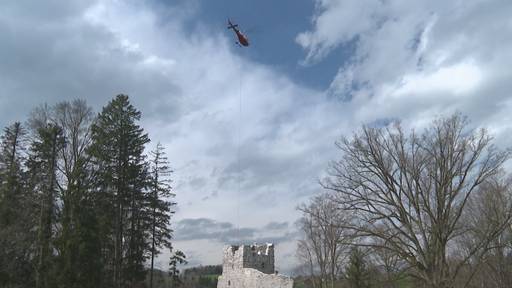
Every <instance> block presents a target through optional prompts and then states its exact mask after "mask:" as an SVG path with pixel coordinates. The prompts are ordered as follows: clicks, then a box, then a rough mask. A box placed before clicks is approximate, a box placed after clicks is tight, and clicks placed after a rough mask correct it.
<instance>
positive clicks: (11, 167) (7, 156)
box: [0, 122, 33, 287]
mask: <svg viewBox="0 0 512 288" xmlns="http://www.w3.org/2000/svg"><path fill="white" fill-rule="evenodd" d="M26 136H27V133H26V130H25V128H24V127H23V126H22V125H21V124H20V123H19V122H15V123H14V124H12V125H10V126H8V127H6V128H5V129H4V134H3V135H2V137H1V147H0V287H11V286H14V287H15V286H29V285H31V284H32V283H31V282H30V280H31V279H32V273H31V272H30V271H31V270H32V267H31V266H32V265H31V262H30V261H31V257H30V255H31V253H30V248H31V247H32V243H33V241H31V240H33V239H31V238H30V237H31V233H30V231H31V228H32V225H31V224H32V222H31V217H30V216H31V215H30V214H29V213H27V212H28V211H30V210H29V209H26V208H28V207H27V205H26V204H27V203H26V200H27V198H26V197H25V195H24V193H23V192H24V177H23V175H24V172H23V168H22V164H23V161H24V152H25V148H26V147H25V144H26Z"/></svg>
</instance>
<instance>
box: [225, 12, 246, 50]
mask: <svg viewBox="0 0 512 288" xmlns="http://www.w3.org/2000/svg"><path fill="white" fill-rule="evenodd" d="M228 29H233V31H235V34H236V37H238V42H236V44H238V45H240V46H245V47H247V46H249V39H248V38H247V37H246V36H245V35H244V34H242V32H240V30H239V29H238V24H233V23H231V20H229V19H228Z"/></svg>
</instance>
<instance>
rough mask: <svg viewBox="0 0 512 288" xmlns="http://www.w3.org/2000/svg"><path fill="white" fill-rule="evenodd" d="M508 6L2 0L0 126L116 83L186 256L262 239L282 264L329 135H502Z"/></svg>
mask: <svg viewBox="0 0 512 288" xmlns="http://www.w3.org/2000/svg"><path fill="white" fill-rule="evenodd" d="M510 15H512V1H509V0H465V1H462V0H454V1H437V0H429V1H427V0H419V1H405V0H367V1H359V0H279V1H275V0H273V1H271V0H258V1H255V0H246V1H234V0H229V1H228V0H218V1H210V0H175V1H164V0H143V1H135V0H126V1H121V0H92V1H77V0H69V1H58V0H46V1H30V0H17V1H2V3H1V4H0V35H1V36H0V39H1V40H0V125H1V126H6V125H8V124H9V123H12V122H13V121H23V120H25V119H26V118H27V117H28V115H29V113H30V111H31V109H33V108H34V107H35V106H37V105H40V104H43V103H48V104H54V103H57V102H58V101H63V100H72V99H76V98H83V99H86V100H87V102H88V104H89V105H91V106H92V107H93V108H94V109H95V111H97V112H99V111H100V109H101V107H103V106H104V105H106V104H107V103H108V101H110V100H111V99H112V98H113V97H114V96H115V95H117V94H120V93H124V94H128V95H129V96H130V100H131V101H132V103H133V104H134V105H135V106H136V107H137V108H138V109H139V110H140V111H141V112H142V120H141V121H142V123H141V124H142V125H143V127H144V128H145V129H146V131H147V132H148V133H149V136H150V138H151V139H152V144H151V145H153V146H154V145H156V143H157V142H161V143H162V144H163V145H164V146H165V147H166V152H167V154H168V158H169V160H170V161H171V166H172V168H173V170H174V173H173V176H172V179H173V181H174V182H173V184H174V185H173V188H174V192H175V193H176V195H177V196H176V199H175V200H176V201H177V202H178V207H177V211H176V215H175V217H174V219H173V221H174V222H173V228H174V230H175V232H174V237H175V240H174V241H175V246H176V248H177V249H182V250H184V252H185V253H186V254H187V256H188V260H189V262H190V263H189V265H188V266H190V267H191V266H194V265H207V264H220V263H221V261H222V259H221V255H222V252H221V249H222V246H223V245H226V244H231V243H246V244H252V243H254V242H258V243H265V242H273V243H275V244H276V262H277V263H276V265H277V269H278V270H279V271H282V272H285V273H291V272H292V271H293V269H294V267H295V266H296V265H297V260H296V257H295V255H296V240H297V239H299V237H300V235H299V233H298V232H297V227H296V224H295V223H296V221H297V219H298V218H299V217H300V213H299V212H298V211H297V210H296V207H297V206H298V205H300V204H301V203H304V202H306V201H308V199H309V198H310V197H311V196H313V195H317V194H318V193H322V190H321V188H320V187H319V185H318V181H319V179H321V178H322V177H323V176H324V175H325V171H326V168H327V166H328V163H329V161H332V160H336V159H339V158H340V157H341V154H340V152H339V151H338V150H337V149H336V147H335V145H334V143H335V141H336V140H338V139H340V137H344V136H345V137H349V136H350V135H351V133H353V132H354V131H356V130H357V129H359V128H360V127H361V125H363V124H364V125H374V126H384V125H387V124H388V123H390V122H391V121H395V120H399V121H401V122H402V124H403V125H404V126H405V127H406V128H407V129H419V130H421V129H422V128H423V127H425V126H426V125H428V124H429V123H431V121H433V120H434V119H436V118H438V117H444V116H449V115H451V114H452V113H462V114H464V115H466V116H468V118H469V120H470V125H471V127H474V128H477V127H478V128H480V127H483V128H486V129H488V130H489V131H490V133H491V134H492V135H493V136H494V137H495V143H496V144H497V145H498V146H499V147H502V148H505V147H508V146H510V143H512V142H511V141H512V138H511V136H510V135H512V133H511V132H512V121H511V120H512V114H511V113H510V111H511V108H512V97H511V94H510V93H511V91H512V81H511V79H512V69H510V67H512V17H510ZM227 18H231V19H232V20H233V21H235V22H237V23H238V24H239V25H240V27H241V29H242V31H243V32H245V33H246V34H247V36H248V37H249V40H250V42H251V45H250V46H249V47H247V48H241V47H238V46H237V45H236V44H235V38H234V35H233V33H232V32H231V31H229V30H227V29H226V20H227ZM166 256H168V255H165V254H163V255H162V256H161V257H160V258H159V260H158V263H157V266H159V267H161V268H162V269H165V268H166V265H167V262H168V261H167V259H166Z"/></svg>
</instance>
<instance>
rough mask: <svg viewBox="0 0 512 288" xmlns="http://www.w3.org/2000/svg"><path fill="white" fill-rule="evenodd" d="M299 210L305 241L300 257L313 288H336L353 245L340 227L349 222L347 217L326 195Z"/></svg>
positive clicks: (301, 245) (300, 246)
mask: <svg viewBox="0 0 512 288" xmlns="http://www.w3.org/2000/svg"><path fill="white" fill-rule="evenodd" d="M299 210H300V211H302V213H303V217H302V218H301V220H300V221H299V223H300V229H301V231H302V233H303V237H304V238H303V239H302V240H300V241H299V244H298V251H297V252H298V256H299V258H300V259H301V260H302V261H303V264H305V266H304V267H305V268H306V269H307V273H308V274H309V275H310V277H311V278H312V282H313V285H314V287H319V288H323V287H335V284H336V281H337V279H338V278H339V276H340V274H341V272H342V267H343V260H344V258H346V255H347V253H345V252H346V250H347V248H348V245H347V244H348V243H349V242H350V241H349V240H348V239H347V235H346V231H345V230H344V229H343V228H342V227H340V226H339V223H344V222H346V221H347V215H346V214H345V213H344V211H343V210H340V209H338V207H336V204H335V203H334V202H333V201H331V200H330V199H329V198H328V196H327V195H325V194H324V195H320V196H316V197H314V198H313V199H312V201H311V203H309V204H307V205H305V204H304V205H301V206H300V207H299Z"/></svg>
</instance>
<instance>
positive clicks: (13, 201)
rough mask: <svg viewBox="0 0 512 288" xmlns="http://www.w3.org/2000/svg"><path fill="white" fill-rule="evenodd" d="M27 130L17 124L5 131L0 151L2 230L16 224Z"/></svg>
mask: <svg viewBox="0 0 512 288" xmlns="http://www.w3.org/2000/svg"><path fill="white" fill-rule="evenodd" d="M25 136H26V131H25V129H24V128H23V127H22V126H21V123H20V122H15V123H14V124H12V125H11V126H9V127H6V128H5V129H4V134H3V135H2V138H1V141H2V144H1V145H2V146H1V151H0V184H1V186H0V228H2V227H7V226H10V225H11V224H12V223H14V221H15V219H16V217H17V215H16V211H19V208H20V206H19V203H20V198H21V194H22V183H21V174H22V171H21V163H22V160H23V157H22V152H23V150H24V139H25Z"/></svg>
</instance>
